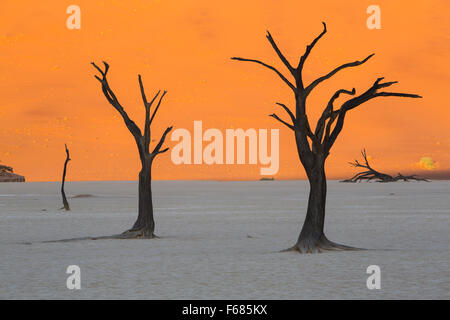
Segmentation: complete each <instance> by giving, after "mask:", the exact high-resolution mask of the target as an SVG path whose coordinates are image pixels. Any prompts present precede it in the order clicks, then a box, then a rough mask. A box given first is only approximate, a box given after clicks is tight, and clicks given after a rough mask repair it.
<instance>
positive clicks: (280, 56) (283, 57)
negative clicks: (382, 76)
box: [266, 31, 297, 78]
mask: <svg viewBox="0 0 450 320" xmlns="http://www.w3.org/2000/svg"><path fill="white" fill-rule="evenodd" d="M266 38H267V40H269V42H270V44H271V45H272V48H273V49H274V50H275V52H276V53H277V55H278V57H279V58H280V60H281V61H282V62H283V63H284V65H285V66H286V68H288V70H289V71H290V72H291V74H292V75H293V76H294V78H296V77H297V73H296V70H295V69H294V67H292V65H291V64H290V63H289V61H288V60H287V59H286V57H285V56H284V55H283V53H281V51H280V49H279V48H278V46H277V44H276V43H275V40H274V39H273V38H272V35H271V34H270V32H269V31H267V35H266Z"/></svg>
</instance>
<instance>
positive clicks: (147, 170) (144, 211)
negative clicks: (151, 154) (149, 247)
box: [130, 160, 155, 239]
mask: <svg viewBox="0 0 450 320" xmlns="http://www.w3.org/2000/svg"><path fill="white" fill-rule="evenodd" d="M151 183H152V171H151V160H147V161H146V162H145V163H144V165H143V166H142V170H141V171H140V172H139V209H138V211H139V213H138V217H137V220H136V222H135V223H134V225H133V228H132V229H131V230H130V232H139V233H140V237H142V238H146V239H151V238H154V237H155V235H154V231H155V221H154V219H153V201H152V186H151Z"/></svg>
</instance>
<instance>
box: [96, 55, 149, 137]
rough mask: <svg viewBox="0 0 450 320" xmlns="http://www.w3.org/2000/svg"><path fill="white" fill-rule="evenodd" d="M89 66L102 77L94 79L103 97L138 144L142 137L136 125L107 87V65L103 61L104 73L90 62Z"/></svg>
mask: <svg viewBox="0 0 450 320" xmlns="http://www.w3.org/2000/svg"><path fill="white" fill-rule="evenodd" d="M91 64H92V65H93V66H94V67H95V69H97V70H98V71H99V72H100V74H101V75H102V78H100V77H98V76H95V78H96V79H97V80H99V81H100V83H101V85H102V91H103V94H104V95H105V97H106V99H107V100H108V102H109V103H110V104H111V105H112V106H113V107H114V108H115V109H116V110H117V111H118V112H119V114H120V115H121V116H122V118H123V120H124V122H125V125H126V126H127V128H128V130H129V131H130V132H131V134H132V135H133V136H134V138H135V140H136V142H137V143H139V141H140V137H141V136H142V134H141V130H140V129H139V127H138V126H137V125H136V123H134V121H133V120H131V119H130V118H129V117H128V114H127V113H126V112H125V110H124V108H123V107H122V105H121V104H120V103H119V101H118V100H117V97H116V95H115V94H114V92H113V91H112V90H111V88H110V86H109V83H108V79H107V77H106V76H107V74H108V70H109V64H108V63H106V62H105V61H103V64H104V65H105V71H102V69H100V67H98V66H97V65H96V64H95V63H94V62H91Z"/></svg>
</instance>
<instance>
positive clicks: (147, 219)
mask: <svg viewBox="0 0 450 320" xmlns="http://www.w3.org/2000/svg"><path fill="white" fill-rule="evenodd" d="M103 64H104V67H105V70H102V69H101V68H99V67H98V66H97V65H96V64H95V63H94V62H92V65H93V66H94V67H95V68H96V69H97V70H98V71H99V72H100V75H101V76H100V77H99V76H95V78H96V79H97V80H98V81H99V82H100V84H101V88H102V92H103V94H104V95H105V97H106V100H107V101H108V102H109V103H110V104H111V105H112V106H113V107H114V109H116V110H117V112H119V114H120V115H121V116H122V118H123V121H124V122H125V125H126V126H127V128H128V130H129V131H130V133H131V134H132V136H133V138H134V140H135V142H136V145H137V148H138V151H139V157H140V159H141V164H142V169H141V171H140V172H139V209H138V218H137V220H136V222H135V223H134V225H133V227H132V228H131V229H130V230H127V231H125V232H124V233H122V234H120V235H117V236H115V237H116V238H121V239H130V238H146V239H151V238H154V237H155V234H154V231H155V221H154V219H153V202H152V188H151V180H152V163H153V160H154V159H155V157H156V156H157V155H158V154H160V153H164V152H166V151H167V150H169V148H165V149H161V147H162V145H163V143H164V140H165V139H166V136H167V134H168V133H169V132H170V130H172V127H168V128H167V129H166V130H165V131H164V133H163V135H162V136H161V138H160V140H159V142H158V144H157V145H156V146H155V148H154V149H153V151H151V152H150V141H151V133H150V132H151V130H150V127H151V124H152V121H153V119H154V118H155V115H156V112H157V111H158V109H159V106H160V104H161V101H162V100H163V98H164V96H165V95H166V93H167V91H164V92H163V93H162V94H161V95H160V93H161V91H158V92H157V93H156V95H155V96H154V97H153V98H152V99H151V100H150V101H147V97H146V95H145V92H144V85H143V84H142V78H141V75H138V80H139V88H140V91H141V96H142V101H143V103H144V107H145V123H144V133H143V134H142V133H141V130H140V129H139V127H138V126H137V125H136V123H135V122H134V121H133V120H131V119H130V118H129V117H128V114H127V113H126V112H125V110H124V108H123V107H122V105H121V104H120V103H119V100H118V99H117V97H116V95H115V94H114V92H113V91H112V89H111V88H110V86H109V83H108V79H107V74H108V70H109V65H108V63H106V62H103ZM158 96H159V101H158V104H157V105H156V108H155V110H154V111H153V114H150V108H151V106H152V105H153V102H154V101H155V100H156V99H157V98H158Z"/></svg>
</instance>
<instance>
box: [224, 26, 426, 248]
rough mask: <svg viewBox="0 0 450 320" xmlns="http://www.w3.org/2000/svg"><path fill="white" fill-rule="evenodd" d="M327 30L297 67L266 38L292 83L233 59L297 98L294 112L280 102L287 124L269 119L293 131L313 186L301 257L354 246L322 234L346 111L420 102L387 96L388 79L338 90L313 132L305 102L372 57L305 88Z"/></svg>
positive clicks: (301, 239) (299, 242)
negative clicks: (331, 163)
mask: <svg viewBox="0 0 450 320" xmlns="http://www.w3.org/2000/svg"><path fill="white" fill-rule="evenodd" d="M326 32H327V28H326V24H325V23H324V22H323V31H322V32H321V33H320V34H319V35H318V36H317V37H316V38H315V39H314V40H313V41H312V42H311V44H309V45H308V46H307V47H306V51H305V53H304V54H303V56H301V58H300V60H299V62H298V65H297V66H296V67H294V66H293V65H292V64H291V63H290V62H289V61H288V60H287V59H286V57H285V56H284V55H283V53H282V52H281V51H280V49H279V48H278V46H277V44H276V43H275V40H274V39H273V37H272V35H271V34H270V33H269V32H267V40H269V43H270V44H271V46H272V48H273V49H274V50H275V52H276V54H277V55H278V57H279V58H280V60H281V61H282V62H283V64H284V65H285V66H286V68H287V69H288V70H289V73H290V74H291V75H292V78H293V80H294V81H293V82H291V81H290V80H289V79H288V78H287V77H286V76H285V75H283V74H282V73H281V72H280V71H278V69H276V68H275V67H273V66H271V65H268V64H266V63H264V62H261V61H259V60H255V59H245V58H238V57H233V58H232V59H234V60H238V61H248V62H253V63H257V64H259V65H262V66H263V67H265V68H268V69H270V70H272V71H273V72H275V73H276V74H277V75H278V76H279V77H280V78H281V80H282V81H283V82H284V83H285V84H287V85H288V87H289V88H290V89H291V90H292V92H293V94H294V98H295V109H294V112H292V111H291V110H290V109H289V108H288V107H287V106H286V105H285V104H283V103H279V102H277V104H278V105H279V106H281V107H282V108H283V109H284V111H285V112H286V113H287V114H288V116H289V119H290V120H289V121H284V120H282V119H281V118H279V117H278V116H277V115H276V114H271V115H270V116H271V117H273V118H275V119H276V120H278V121H280V122H281V123H283V124H284V125H286V126H287V127H288V128H289V129H291V130H292V131H293V133H294V137H295V141H296V144H297V152H298V156H299V158H300V162H301V163H302V165H303V167H304V168H305V171H306V175H307V176H308V180H309V184H310V193H309V199H308V209H307V212H306V218H305V221H304V224H303V227H302V229H301V232H300V235H299V237H298V240H297V242H296V244H295V245H294V246H293V247H292V248H290V249H288V250H296V251H299V252H300V253H310V252H311V253H312V252H320V251H322V250H350V249H354V248H351V247H347V246H343V245H339V244H336V243H334V242H331V241H329V240H328V239H327V238H326V236H325V234H324V223H325V202H326V194H327V183H326V176H325V160H326V159H327V157H328V155H329V154H330V150H331V147H332V146H333V145H334V143H335V142H336V139H337V137H338V136H339V134H340V133H341V130H342V128H343V126H344V120H345V117H346V116H347V113H348V112H349V111H350V110H352V109H355V108H356V107H358V106H360V105H362V104H363V103H365V102H367V101H369V100H371V99H374V98H377V97H407V98H421V97H420V96H419V95H416V94H408V93H398V92H388V91H383V90H381V89H384V88H387V87H390V86H391V85H393V84H395V83H397V82H396V81H391V82H382V81H383V79H384V78H378V79H377V80H376V81H375V82H374V83H373V85H372V86H371V87H370V88H369V89H367V90H366V91H364V92H362V93H361V94H359V95H356V90H355V88H353V89H352V90H345V89H340V90H337V91H336V92H335V93H334V94H333V95H332V97H331V99H330V100H329V102H328V103H327V105H326V106H325V107H324V109H323V112H322V115H321V117H320V118H319V119H318V121H317V125H316V127H315V129H314V131H313V130H312V129H311V127H310V124H309V121H308V116H307V112H306V111H307V109H306V106H307V103H306V102H307V98H308V96H309V95H310V94H311V92H312V91H313V90H314V89H315V88H316V87H317V86H318V85H319V84H321V83H322V82H324V81H325V80H327V79H330V78H331V77H332V76H334V75H335V74H337V73H338V72H339V71H341V70H344V69H347V68H351V67H357V66H360V65H362V64H363V63H365V62H367V61H368V60H369V59H370V58H371V57H372V56H373V54H371V55H369V56H367V57H366V58H365V59H363V60H361V61H353V62H349V63H345V64H343V65H340V66H338V67H337V68H335V69H333V70H332V71H330V72H329V73H327V74H326V75H324V76H321V77H319V78H317V79H316V80H314V81H312V82H311V83H309V84H305V83H304V81H303V77H302V71H303V67H304V65H305V62H306V60H307V58H308V56H309V54H310V53H311V50H312V49H313V48H314V46H315V45H316V44H317V42H318V41H319V40H320V38H322V37H323V35H324V34H325V33H326ZM342 94H345V95H350V96H353V97H352V98H350V99H348V100H347V101H345V102H344V103H342V104H341V105H340V107H338V108H336V107H335V106H334V103H335V101H336V99H337V98H338V97H339V96H340V95H342Z"/></svg>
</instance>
